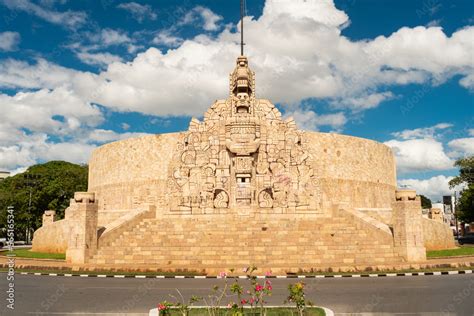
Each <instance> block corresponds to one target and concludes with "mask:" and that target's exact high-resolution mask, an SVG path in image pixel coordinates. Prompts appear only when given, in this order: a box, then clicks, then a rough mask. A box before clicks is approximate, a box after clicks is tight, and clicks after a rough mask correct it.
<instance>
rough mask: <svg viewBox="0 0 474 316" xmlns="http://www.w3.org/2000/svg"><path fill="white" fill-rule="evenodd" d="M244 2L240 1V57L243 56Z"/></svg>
mask: <svg viewBox="0 0 474 316" xmlns="http://www.w3.org/2000/svg"><path fill="white" fill-rule="evenodd" d="M244 1H245V0H240V55H241V56H244V45H245V44H244V14H245V3H244Z"/></svg>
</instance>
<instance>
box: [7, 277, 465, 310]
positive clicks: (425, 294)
mask: <svg viewBox="0 0 474 316" xmlns="http://www.w3.org/2000/svg"><path fill="white" fill-rule="evenodd" d="M6 277H7V275H6V274H5V273H1V274H0V289H1V298H2V299H1V304H2V306H1V308H0V314H1V315H10V314H11V315H76V314H77V315H120V314H123V315H146V313H147V311H148V310H149V309H150V308H154V307H155V306H156V304H157V303H158V302H159V301H160V300H164V299H168V300H170V297H169V294H176V289H179V290H180V291H181V293H182V294H183V295H184V296H190V295H199V296H206V295H207V294H208V293H209V292H210V289H211V287H212V286H213V285H215V284H221V285H222V284H223V280H219V279H134V278H130V279H129V278H126V279H115V278H90V277H89V278H82V277H61V276H34V275H16V277H15V287H14V288H15V306H14V307H15V310H14V312H12V311H11V310H9V309H7V308H6V305H7V304H8V303H7V301H6V295H7V293H6V290H7V289H8V284H7V280H6ZM297 281H298V280H295V279H272V283H273V292H274V293H273V295H272V297H271V298H270V299H269V303H270V304H281V303H282V302H283V301H284V300H285V297H286V289H287V285H288V284H289V283H292V282H297ZM240 282H241V283H243V284H247V283H246V282H247V281H246V280H240ZM304 282H305V283H306V284H307V286H306V289H307V297H308V298H309V299H311V300H312V301H314V303H315V304H317V305H321V306H325V307H328V308H330V309H332V310H334V311H335V312H336V315H360V314H361V313H364V314H363V315H393V314H395V313H396V314H397V315H474V294H473V293H474V274H465V275H442V276H406V277H377V278H331V279H305V280H304Z"/></svg>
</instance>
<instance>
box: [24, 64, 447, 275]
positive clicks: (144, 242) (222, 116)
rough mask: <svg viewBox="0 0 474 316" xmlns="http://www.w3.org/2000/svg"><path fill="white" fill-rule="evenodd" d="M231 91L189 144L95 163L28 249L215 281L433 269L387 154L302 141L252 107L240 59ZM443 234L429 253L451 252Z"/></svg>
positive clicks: (331, 139)
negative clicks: (250, 275)
mask: <svg viewBox="0 0 474 316" xmlns="http://www.w3.org/2000/svg"><path fill="white" fill-rule="evenodd" d="M229 79H230V80H229V97H228V98H227V99H225V100H217V101H216V102H215V103H214V104H213V105H212V106H211V107H210V108H209V110H208V111H207V112H206V113H205V114H204V118H203V120H202V121H200V120H198V119H195V118H193V119H192V120H191V122H190V124H189V129H188V130H187V131H185V132H181V133H170V134H161V135H150V136H144V137H140V138H135V139H128V140H123V141H117V142H113V143H110V144H106V145H103V146H101V147H100V148H98V149H96V150H95V151H94V153H93V154H92V157H91V159H90V161H89V186H88V192H85V193H80V192H78V193H76V196H75V198H74V199H73V200H71V206H70V207H69V208H68V209H67V210H66V217H65V219H63V220H59V221H55V222H54V223H49V224H48V225H44V226H43V227H41V228H40V229H38V230H37V231H36V232H35V236H34V240H33V248H34V249H35V250H37V251H51V252H61V251H65V252H66V257H67V260H68V261H69V262H71V263H72V264H74V265H76V266H79V267H81V266H82V267H92V268H98V269H130V270H162V271H176V270H180V271H182V270H192V271H204V272H207V273H215V272H218V271H222V270H223V269H229V268H238V267H244V266H248V265H252V264H255V265H257V266H258V267H260V268H262V269H272V270H273V271H275V272H279V273H285V272H299V271H314V270H324V269H346V270H351V269H352V270H354V269H365V268H366V267H368V266H370V267H373V266H379V265H385V266H386V265H390V264H399V263H410V262H420V261H423V260H425V259H426V255H425V245H427V244H429V245H430V247H432V246H433V243H432V242H431V243H430V239H432V236H434V234H432V233H430V232H431V231H432V228H433V227H435V226H436V225H433V223H431V221H430V220H424V221H422V218H421V216H422V215H421V203H420V200H419V198H418V197H417V196H416V192H414V191H410V190H408V191H407V190H397V186H396V168H395V160H394V157H393V154H392V152H391V150H390V148H388V147H387V146H385V145H383V144H380V143H377V142H374V141H371V140H367V139H362V138H357V137H351V136H345V135H338V134H333V133H331V134H327V133H316V132H309V131H301V130H299V129H297V126H296V124H295V121H294V120H293V119H292V118H288V119H283V118H282V115H281V113H280V112H279V111H278V109H277V108H276V107H275V106H274V105H273V104H272V103H271V102H270V101H268V100H265V99H258V98H257V97H256V84H255V74H254V72H252V71H251V70H250V68H249V65H248V60H247V58H246V57H244V56H240V57H239V58H237V62H236V66H235V69H234V71H233V72H232V73H231V74H230V78H229ZM427 221H429V222H427ZM438 226H439V225H438ZM438 226H436V231H437V233H436V236H440V234H439V232H442V233H443V234H442V236H443V237H442V240H440V239H439V238H438V239H436V241H435V242H434V243H435V244H436V245H440V244H442V246H441V247H450V245H452V242H450V241H449V240H448V239H449V234H448V233H447V231H446V229H448V230H449V227H447V228H446V227H444V226H443V227H441V226H439V227H438ZM445 231H446V232H445ZM444 241H446V242H444Z"/></svg>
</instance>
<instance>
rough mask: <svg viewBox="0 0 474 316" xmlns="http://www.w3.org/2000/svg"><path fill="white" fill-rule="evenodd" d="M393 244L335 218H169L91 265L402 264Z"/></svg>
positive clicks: (153, 222)
mask: <svg viewBox="0 0 474 316" xmlns="http://www.w3.org/2000/svg"><path fill="white" fill-rule="evenodd" d="M401 261H402V259H401V258H400V257H399V256H398V255H397V254H395V253H394V251H393V237H392V235H391V234H390V232H387V231H384V230H381V229H380V227H377V226H376V225H373V224H371V223H370V221H366V220H361V219H359V218H357V217H356V216H354V215H353V214H346V213H345V212H343V211H338V212H335V214H334V216H333V217H331V218H317V217H308V216H306V215H302V214H293V215H290V214H285V215H283V214H273V215H264V214H261V215H256V216H255V217H239V216H232V215H188V216H180V215H166V216H164V217H163V218H160V219H156V218H148V219H143V220H141V221H140V222H139V223H138V224H137V225H135V226H133V228H131V229H130V230H128V231H124V232H122V233H121V234H120V235H119V236H117V238H116V239H115V240H114V241H111V242H108V243H107V244H102V246H101V247H99V249H98V252H97V254H96V255H95V256H94V257H93V258H92V260H91V263H92V264H95V265H98V266H100V265H107V266H112V267H113V266H119V267H126V268H130V269H133V268H150V269H155V270H200V268H203V267H205V268H206V270H208V271H209V270H219V269H224V268H240V267H235V266H234V267H231V266H228V264H230V263H231V262H232V264H234V265H235V264H236V263H237V264H240V266H241V267H244V266H248V265H251V264H255V265H256V266H258V267H272V268H280V269H285V268H287V267H301V268H302V269H305V270H310V269H316V270H318V269H320V268H327V267H330V266H350V267H354V266H373V265H383V264H391V263H397V262H401Z"/></svg>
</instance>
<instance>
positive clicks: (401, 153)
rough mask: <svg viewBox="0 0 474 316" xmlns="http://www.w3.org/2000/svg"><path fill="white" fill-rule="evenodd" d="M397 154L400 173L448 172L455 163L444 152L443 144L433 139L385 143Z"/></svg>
mask: <svg viewBox="0 0 474 316" xmlns="http://www.w3.org/2000/svg"><path fill="white" fill-rule="evenodd" d="M384 144H385V145H387V146H389V147H390V148H392V151H393V153H394V154H395V159H396V163H397V169H398V171H399V172H400V173H402V174H403V173H407V172H419V171H431V170H448V169H452V168H453V164H454V161H453V160H451V159H450V158H449V157H448V155H447V154H446V153H445V152H444V148H443V144H442V143H441V142H439V141H437V140H435V139H432V138H423V139H409V140H390V141H387V142H385V143H384Z"/></svg>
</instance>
